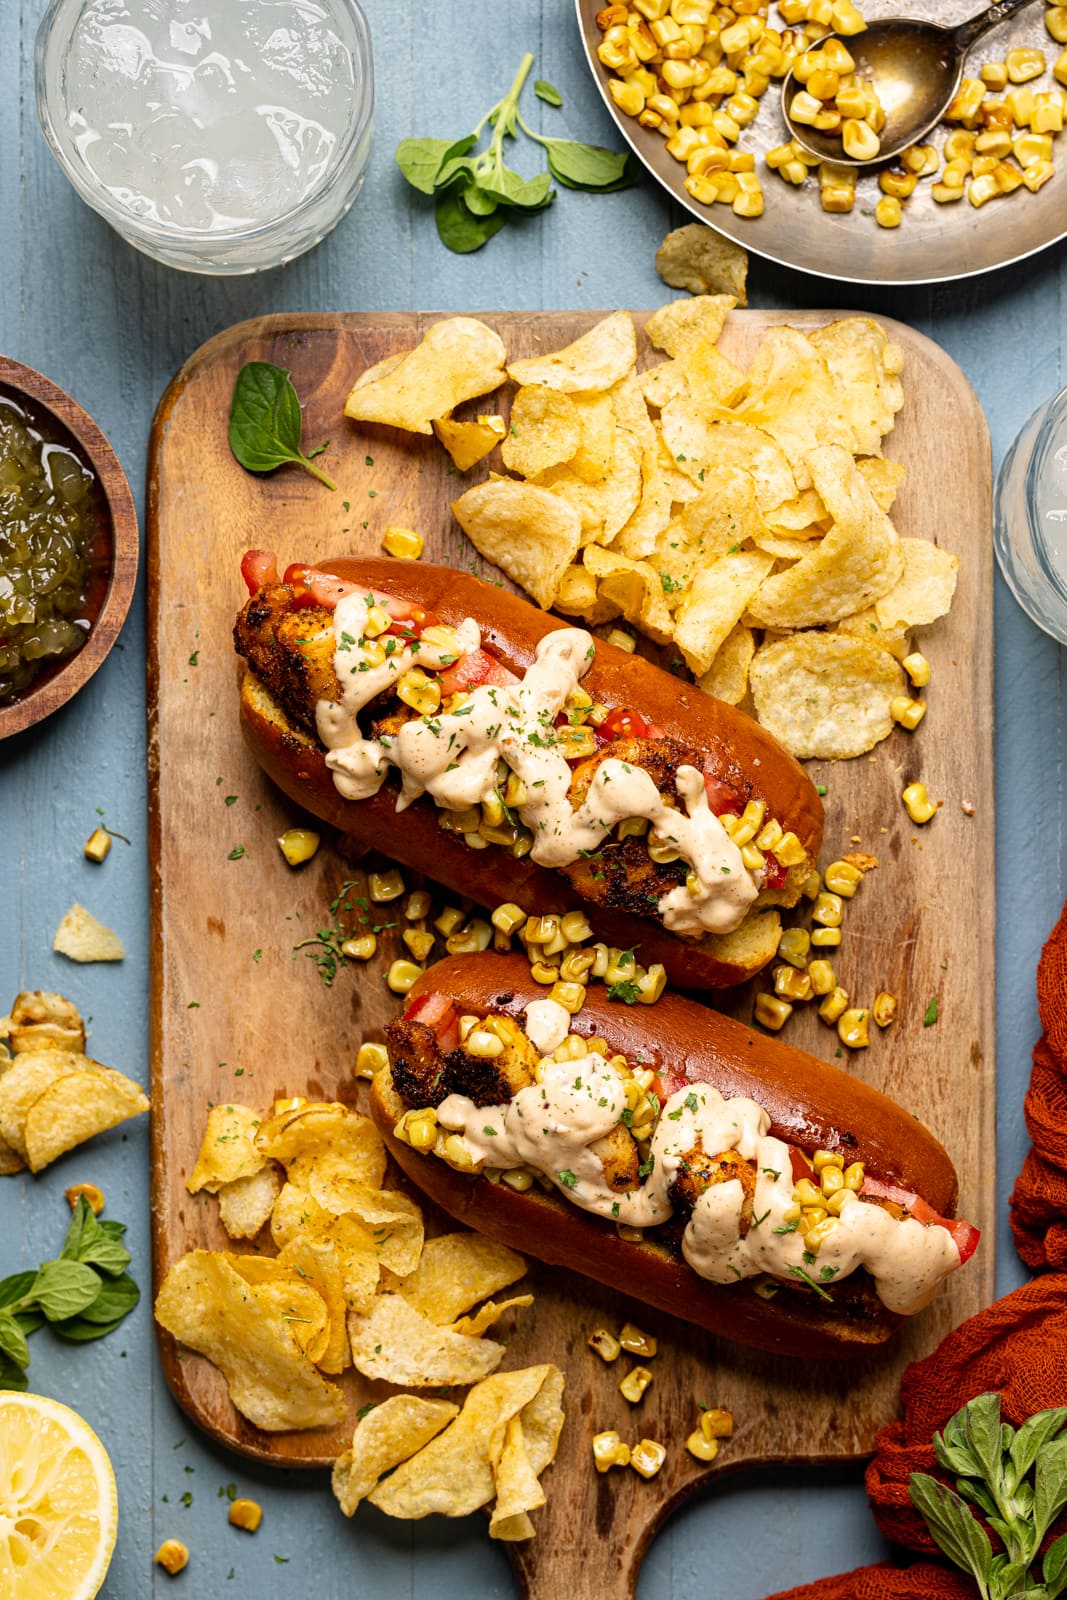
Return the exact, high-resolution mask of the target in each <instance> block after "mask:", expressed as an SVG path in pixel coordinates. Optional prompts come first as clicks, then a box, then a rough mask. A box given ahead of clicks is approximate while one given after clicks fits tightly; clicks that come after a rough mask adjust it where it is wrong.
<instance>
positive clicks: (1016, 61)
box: [1004, 50, 1045, 83]
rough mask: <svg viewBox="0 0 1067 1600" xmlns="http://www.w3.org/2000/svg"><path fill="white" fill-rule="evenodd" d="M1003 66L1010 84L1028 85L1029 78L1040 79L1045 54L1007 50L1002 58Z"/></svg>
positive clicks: (1043, 68) (1043, 67)
mask: <svg viewBox="0 0 1067 1600" xmlns="http://www.w3.org/2000/svg"><path fill="white" fill-rule="evenodd" d="M1004 65H1005V67H1006V68H1007V71H1008V77H1009V78H1010V79H1011V81H1012V83H1029V82H1030V79H1031V78H1040V76H1041V74H1042V73H1043V72H1044V70H1045V52H1044V51H1043V50H1009V51H1008V53H1007V55H1006V56H1005V57H1004Z"/></svg>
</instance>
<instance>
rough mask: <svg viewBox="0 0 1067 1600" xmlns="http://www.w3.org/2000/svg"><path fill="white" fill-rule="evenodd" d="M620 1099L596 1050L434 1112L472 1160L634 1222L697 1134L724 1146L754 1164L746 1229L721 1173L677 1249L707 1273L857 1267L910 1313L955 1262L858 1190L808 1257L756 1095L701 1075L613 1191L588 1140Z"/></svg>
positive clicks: (947, 1240) (654, 1204)
mask: <svg viewBox="0 0 1067 1600" xmlns="http://www.w3.org/2000/svg"><path fill="white" fill-rule="evenodd" d="M625 1107H626V1099H625V1095H624V1089H623V1079H622V1077H621V1075H620V1074H619V1073H618V1072H617V1071H616V1070H615V1068H614V1067H612V1066H611V1065H610V1064H609V1063H608V1062H607V1061H606V1060H605V1058H604V1057H602V1056H597V1055H588V1056H583V1057H581V1058H580V1059H578V1060H576V1061H563V1062H556V1061H546V1062H545V1063H544V1064H543V1073H542V1078H541V1081H540V1083H533V1084H529V1085H527V1086H526V1087H525V1088H522V1089H520V1090H519V1091H518V1093H517V1094H516V1095H515V1096H514V1097H513V1098H512V1099H511V1100H510V1101H508V1103H507V1104H506V1105H498V1106H476V1105H475V1104H474V1102H473V1100H469V1099H467V1097H466V1096H464V1095H457V1094H453V1095H449V1096H448V1098H447V1099H446V1100H444V1101H443V1102H442V1104H441V1105H440V1106H439V1107H438V1110H437V1120H438V1122H439V1123H440V1124H441V1126H442V1127H444V1128H448V1129H449V1130H451V1131H454V1132H456V1133H460V1134H462V1135H463V1138H464V1140H465V1142H466V1144H467V1146H468V1148H469V1150H470V1153H471V1156H472V1158H473V1159H474V1161H475V1162H476V1163H484V1164H485V1165H487V1166H492V1167H497V1168H500V1169H503V1170H507V1169H509V1168H512V1167H519V1166H529V1167H533V1168H535V1169H536V1170H537V1171H539V1172H543V1173H544V1174H545V1176H546V1177H548V1178H549V1179H551V1181H552V1183H553V1184H555V1186H556V1188H557V1189H559V1191H560V1192H561V1193H562V1194H564V1195H566V1197H567V1199H568V1200H572V1201H573V1202H574V1203H575V1205H578V1206H580V1207H581V1208H582V1209H583V1210H584V1211H591V1212H594V1213H595V1214H596V1215H597V1216H601V1217H607V1218H609V1219H613V1220H615V1221H618V1222H622V1223H626V1224H628V1225H629V1226H631V1227H635V1228H648V1227H655V1226H657V1225H658V1224H660V1223H664V1222H666V1221H667V1220H668V1219H669V1218H670V1216H671V1210H672V1208H671V1201H670V1187H671V1184H672V1182H673V1180H674V1178H675V1177H676V1176H677V1173H678V1170H679V1167H680V1166H681V1164H682V1162H683V1160H684V1158H685V1156H686V1154H687V1152H688V1151H690V1150H692V1149H693V1148H694V1147H695V1146H697V1145H698V1144H699V1145H700V1146H701V1147H702V1148H703V1149H704V1150H705V1151H706V1152H707V1154H708V1155H717V1154H719V1153H720V1152H721V1151H725V1150H736V1151H737V1153H738V1154H739V1155H740V1156H742V1157H744V1159H745V1160H746V1161H750V1162H752V1163H753V1164H754V1165H755V1167H756V1191H755V1197H754V1203H753V1211H752V1220H751V1223H750V1226H749V1228H748V1232H747V1233H746V1234H745V1236H744V1237H743V1238H742V1236H741V1214H742V1203H743V1199H744V1191H743V1190H742V1187H741V1183H740V1181H739V1180H738V1179H736V1178H731V1179H729V1180H728V1181H726V1182H724V1183H718V1184H715V1185H713V1186H712V1187H711V1188H709V1189H707V1190H705V1192H704V1193H703V1194H702V1195H701V1196H700V1198H699V1199H698V1200H697V1202H696V1204H695V1206H694V1207H693V1211H692V1215H691V1217H690V1219H689V1222H688V1223H687V1225H686V1229H685V1232H684V1234H683V1236H682V1253H683V1255H684V1256H685V1259H686V1260H687V1261H688V1263H689V1265H690V1266H691V1267H692V1268H693V1271H694V1272H696V1273H697V1274H698V1275H699V1276H700V1277H702V1278H708V1279H710V1281H711V1282H712V1283H734V1282H736V1281H737V1280H738V1279H741V1278H750V1277H753V1276H755V1275H756V1274H759V1273H769V1274H771V1275H772V1276H773V1277H776V1278H784V1279H786V1280H789V1279H790V1278H795V1279H800V1280H807V1281H810V1282H812V1283H814V1284H816V1285H818V1286H819V1287H825V1286H826V1285H827V1284H829V1283H832V1282H835V1281H836V1280H837V1279H839V1278H844V1277H846V1276H847V1275H848V1274H849V1273H850V1272H854V1271H855V1270H856V1268H857V1267H865V1268H866V1269H867V1271H868V1272H869V1273H870V1275H871V1277H872V1278H873V1279H874V1285H875V1289H876V1290H877V1293H878V1296H879V1298H880V1300H881V1301H882V1303H883V1304H884V1305H885V1306H886V1308H887V1309H888V1310H889V1311H895V1312H901V1313H903V1314H905V1315H910V1314H911V1313H912V1312H915V1311H920V1310H921V1309H922V1308H923V1306H925V1305H926V1304H928V1302H929V1301H930V1300H931V1299H932V1297H933V1295H934V1292H935V1290H936V1289H937V1286H938V1284H939V1283H940V1282H941V1280H942V1279H943V1278H945V1277H947V1275H948V1274H949V1273H950V1272H952V1271H953V1270H954V1269H955V1268H956V1267H958V1266H959V1260H960V1258H959V1252H958V1250H957V1249H956V1245H955V1243H954V1242H953V1240H952V1237H951V1235H950V1234H949V1232H948V1230H947V1229H946V1228H942V1227H940V1226H938V1225H936V1224H935V1225H933V1226H930V1227H927V1226H925V1225H924V1224H923V1223H920V1222H917V1221H916V1220H915V1219H914V1218H912V1217H907V1218H904V1219H903V1220H898V1219H897V1218H896V1217H894V1216H892V1215H891V1214H890V1213H889V1212H888V1211H884V1210H883V1209H882V1208H881V1207H880V1206H878V1205H873V1204H868V1203H866V1202H863V1201H856V1202H855V1203H853V1204H852V1205H848V1206H845V1207H844V1208H843V1209H842V1212H841V1215H840V1217H839V1219H838V1226H837V1227H836V1228H834V1230H833V1232H832V1233H831V1234H830V1236H829V1237H828V1238H827V1239H825V1240H824V1241H823V1243H822V1246H821V1248H820V1249H819V1252H818V1254H817V1255H816V1256H815V1258H814V1262H812V1260H811V1258H810V1253H807V1247H806V1245H805V1242H804V1237H803V1235H802V1234H801V1233H800V1232H799V1230H796V1229H790V1228H789V1226H788V1224H787V1223H786V1220H785V1214H786V1212H787V1210H788V1209H789V1207H790V1206H791V1205H792V1204H793V1182H794V1180H793V1173H792V1165H791V1162H790V1157H789V1146H788V1145H786V1144H784V1143H783V1141H782V1140H781V1139H775V1138H772V1137H771V1136H770V1134H769V1133H768V1129H769V1128H770V1125H771V1119H770V1117H769V1116H768V1114H767V1112H766V1111H765V1110H764V1109H763V1107H762V1106H759V1105H757V1104H756V1102H755V1101H754V1100H746V1099H741V1098H738V1099H733V1100H725V1099H723V1097H722V1095H721V1094H720V1093H719V1092H718V1090H717V1089H714V1088H712V1087H711V1086H710V1085H708V1084H690V1085H687V1086H685V1087H683V1088H681V1089H679V1090H678V1091H677V1092H676V1093H675V1094H673V1095H672V1096H671V1097H670V1099H669V1100H668V1101H667V1102H666V1104H665V1105H664V1107H663V1110H662V1113H661V1115H660V1119H659V1122H658V1123H657V1125H656V1129H655V1132H654V1134H653V1136H652V1143H651V1161H652V1170H651V1173H650V1174H649V1176H648V1178H647V1179H646V1181H645V1182H644V1183H643V1184H642V1186H641V1187H640V1188H638V1189H632V1190H630V1191H629V1192H626V1193H619V1192H618V1191H616V1190H613V1189H611V1188H609V1186H608V1185H607V1183H606V1182H605V1178H604V1169H603V1166H602V1164H601V1161H600V1158H599V1156H598V1155H596V1154H595V1153H594V1152H593V1150H592V1149H591V1148H590V1147H591V1146H592V1145H593V1144H595V1143H596V1141H597V1140H598V1139H601V1138H603V1137H604V1135H605V1134H608V1133H610V1132H611V1130H612V1129H613V1128H614V1127H615V1126H616V1124H617V1123H618V1122H620V1121H621V1119H622V1114H623V1111H624V1110H625Z"/></svg>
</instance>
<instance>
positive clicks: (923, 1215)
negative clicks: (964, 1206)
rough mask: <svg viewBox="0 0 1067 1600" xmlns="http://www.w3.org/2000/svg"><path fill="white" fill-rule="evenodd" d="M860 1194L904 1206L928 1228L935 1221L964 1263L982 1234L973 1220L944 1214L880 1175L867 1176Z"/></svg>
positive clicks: (920, 1196)
mask: <svg viewBox="0 0 1067 1600" xmlns="http://www.w3.org/2000/svg"><path fill="white" fill-rule="evenodd" d="M860 1193H861V1194H867V1195H870V1196H871V1197H872V1198H873V1199H877V1200H892V1201H894V1202H895V1203H896V1204H897V1205H898V1206H902V1207H903V1209H904V1210H905V1211H906V1212H907V1213H908V1215H909V1216H911V1217H914V1218H915V1221H916V1222H922V1223H924V1224H925V1225H926V1226H928V1227H929V1226H930V1225H932V1224H933V1225H936V1226H937V1227H939V1228H945V1229H947V1230H948V1232H949V1234H950V1235H951V1238H952V1242H953V1244H954V1245H955V1246H956V1249H957V1250H958V1251H959V1254H960V1265H961V1266H962V1264H963V1263H964V1262H965V1261H969V1260H970V1259H971V1257H972V1256H973V1255H974V1252H975V1251H976V1250H977V1248H978V1241H979V1239H980V1238H981V1237H982V1235H981V1231H980V1230H979V1229H978V1228H976V1227H975V1226H974V1223H973V1222H968V1221H967V1220H966V1219H965V1218H964V1217H943V1216H942V1215H941V1214H940V1212H938V1211H935V1210H934V1208H933V1206H931V1205H928V1204H927V1202H926V1201H925V1200H924V1199H923V1197H922V1195H919V1194H914V1193H913V1192H912V1191H911V1190H910V1189H902V1188H900V1187H899V1186H898V1185H897V1184H893V1183H883V1182H882V1181H881V1179H880V1178H864V1180H863V1188H862V1189H861V1190H860Z"/></svg>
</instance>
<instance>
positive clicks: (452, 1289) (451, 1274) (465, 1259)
mask: <svg viewBox="0 0 1067 1600" xmlns="http://www.w3.org/2000/svg"><path fill="white" fill-rule="evenodd" d="M525 1271H526V1262H525V1261H524V1260H523V1258H522V1256H520V1255H516V1253H515V1251H514V1250H509V1249H508V1247H507V1246H506V1245H503V1244H497V1242H496V1240H495V1239H487V1238H485V1237H484V1235H483V1234H480V1233H443V1234H440V1235H439V1236H438V1237H437V1238H436V1239H427V1241H426V1244H425V1246H424V1248H423V1252H422V1256H421V1258H420V1260H419V1264H418V1266H417V1267H416V1268H415V1270H414V1272H412V1273H411V1275H410V1276H409V1277H407V1278H405V1279H404V1281H403V1283H402V1284H401V1287H400V1293H401V1294H402V1295H403V1297H404V1299H405V1300H406V1301H407V1302H408V1304H409V1305H411V1306H414V1308H415V1310H416V1311H418V1312H420V1313H421V1314H422V1315H423V1316H424V1317H428V1318H429V1320H430V1321H431V1322H436V1323H438V1324H439V1326H441V1327H447V1326H448V1324H449V1323H452V1322H454V1321H455V1320H456V1318H457V1317H458V1316H459V1314H460V1312H462V1311H469V1310H470V1308H471V1306H476V1305H477V1304H478V1302H479V1301H480V1300H484V1299H485V1298H486V1296H487V1295H491V1294H495V1293H496V1291H497V1290H498V1289H506V1288H507V1287H508V1285H509V1284H512V1283H515V1282H516V1280H517V1279H519V1278H521V1277H522V1276H523V1274H524V1273H525Z"/></svg>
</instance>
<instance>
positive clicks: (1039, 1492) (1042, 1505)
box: [1034, 1439, 1067, 1549]
mask: <svg viewBox="0 0 1067 1600" xmlns="http://www.w3.org/2000/svg"><path fill="white" fill-rule="evenodd" d="M1065 1505H1067V1439H1054V1440H1053V1441H1052V1443H1051V1444H1047V1445H1046V1446H1045V1448H1044V1449H1043V1450H1042V1451H1041V1453H1040V1454H1039V1455H1038V1457H1037V1460H1036V1461H1035V1462H1034V1532H1035V1539H1034V1547H1035V1549H1036V1547H1037V1546H1038V1545H1040V1543H1041V1541H1042V1539H1043V1538H1044V1537H1045V1534H1046V1533H1047V1532H1048V1530H1049V1529H1050V1528H1051V1526H1052V1524H1053V1523H1054V1522H1055V1520H1056V1518H1057V1517H1058V1516H1059V1514H1060V1512H1061V1511H1062V1510H1063V1508H1064V1506H1065Z"/></svg>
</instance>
